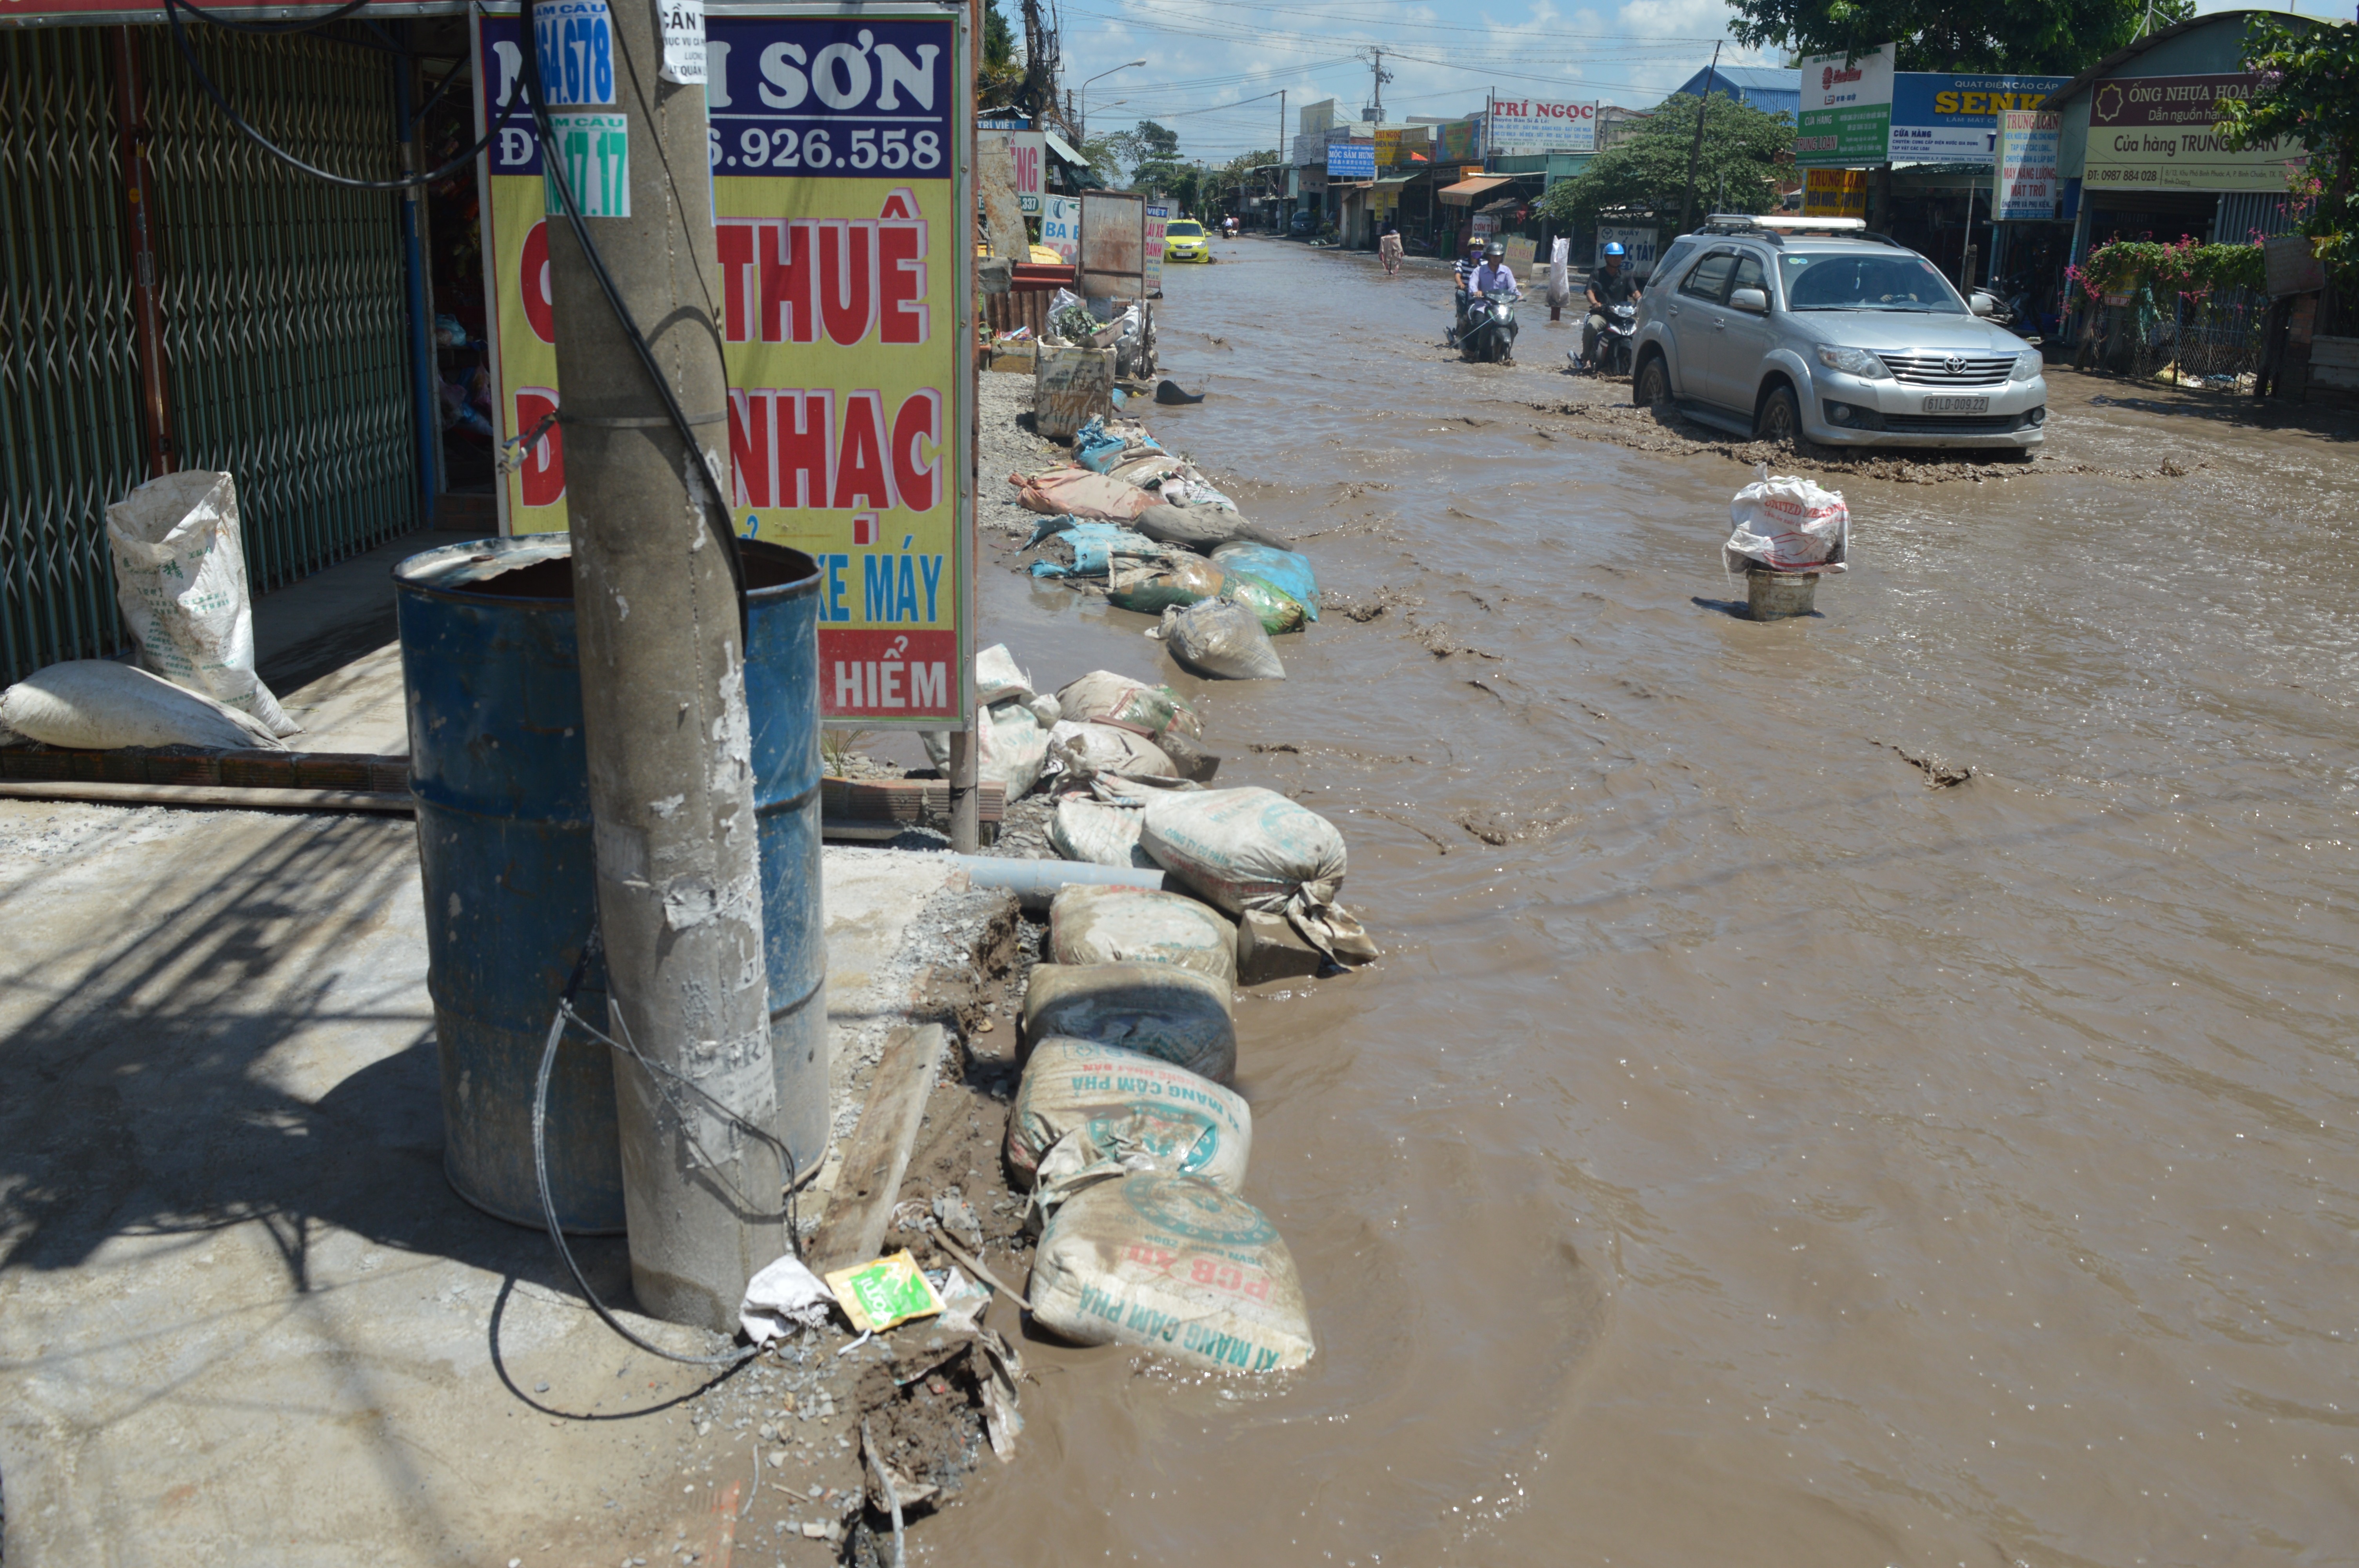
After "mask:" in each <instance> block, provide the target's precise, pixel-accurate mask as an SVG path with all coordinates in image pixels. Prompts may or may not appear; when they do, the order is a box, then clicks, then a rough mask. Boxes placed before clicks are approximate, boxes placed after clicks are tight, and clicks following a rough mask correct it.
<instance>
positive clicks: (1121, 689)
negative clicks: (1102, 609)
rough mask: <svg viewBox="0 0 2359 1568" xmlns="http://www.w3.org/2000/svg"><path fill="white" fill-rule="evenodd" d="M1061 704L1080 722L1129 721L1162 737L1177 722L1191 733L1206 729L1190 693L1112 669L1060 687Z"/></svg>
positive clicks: (1069, 716)
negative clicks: (1183, 695) (1177, 690)
mask: <svg viewBox="0 0 2359 1568" xmlns="http://www.w3.org/2000/svg"><path fill="white" fill-rule="evenodd" d="M1057 708H1058V711H1059V712H1060V714H1062V715H1063V716H1064V717H1065V718H1067V719H1071V720H1072V721H1073V722H1074V723H1076V724H1085V723H1088V722H1089V721H1091V720H1092V719H1096V720H1098V721H1100V722H1111V723H1115V724H1127V725H1130V726H1132V727H1134V728H1136V729H1139V730H1145V731H1146V732H1147V734H1149V735H1151V736H1153V737H1155V738H1156V739H1157V740H1158V741H1159V740H1161V739H1162V737H1163V733H1164V731H1165V730H1169V729H1170V728H1172V727H1173V726H1175V725H1176V726H1178V727H1179V728H1180V729H1181V730H1186V731H1187V732H1188V733H1189V734H1190V735H1198V736H1201V735H1202V734H1203V733H1204V723H1203V720H1202V719H1199V718H1197V717H1196V710H1195V709H1194V708H1191V707H1190V706H1189V705H1188V699H1187V698H1186V697H1181V696H1180V694H1179V693H1178V692H1176V691H1173V690H1172V689H1171V688H1170V687H1168V686H1149V685H1147V683H1146V682H1145V681H1141V680H1134V679H1132V678H1131V677H1130V676H1118V675H1116V674H1114V672H1113V671H1112V670H1092V671H1091V672H1090V673H1089V674H1087V675H1085V676H1082V678H1081V679H1079V680H1077V681H1071V682H1069V683H1067V684H1066V685H1064V686H1061V687H1058V688H1057Z"/></svg>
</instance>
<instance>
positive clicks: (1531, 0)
mask: <svg viewBox="0 0 2359 1568" xmlns="http://www.w3.org/2000/svg"><path fill="white" fill-rule="evenodd" d="M1058 5H1059V8H1060V11H1061V12H1062V15H1063V18H1064V35H1063V46H1064V68H1065V81H1066V83H1067V85H1069V86H1071V87H1074V88H1076V89H1078V88H1079V87H1080V86H1081V84H1082V81H1083V80H1084V79H1086V78H1089V77H1093V76H1096V75H1097V74H1098V73H1099V72H1100V71H1103V70H1113V68H1114V67H1118V66H1122V65H1123V64H1124V62H1125V61H1128V60H1134V59H1145V60H1146V61H1147V64H1146V66H1145V67H1143V68H1132V69H1128V70H1113V74H1112V75H1109V76H1107V77H1105V78H1104V79H1103V80H1102V81H1097V82H1094V83H1093V84H1092V85H1091V86H1090V88H1089V96H1088V100H1087V103H1086V104H1085V105H1084V112H1085V114H1086V115H1087V118H1088V122H1089V129H1090V131H1091V132H1092V133H1093V134H1103V133H1104V132H1107V131H1118V130H1122V129H1125V128H1126V127H1127V126H1129V125H1131V124H1135V123H1136V121H1138V120H1139V119H1142V118H1146V119H1152V120H1155V121H1158V123H1160V124H1165V125H1168V126H1169V127H1170V128H1171V129H1172V130H1174V131H1177V132H1178V133H1180V153H1181V156H1183V157H1190V158H1194V157H1201V158H1203V159H1205V160H1206V161H1207V162H1212V163H1225V162H1227V161H1228V160H1229V159H1230V158H1232V157H1235V156H1236V155H1237V154H1239V153H1241V152H1245V151H1246V150H1248V149H1250V148H1256V147H1267V146H1271V145H1272V143H1273V142H1274V141H1275V140H1276V138H1277V134H1278V100H1277V96H1276V94H1277V92H1279V91H1280V90H1281V89H1283V90H1285V92H1286V93H1287V99H1286V112H1287V127H1286V131H1287V135H1288V137H1289V138H1290V137H1291V136H1292V135H1293V132H1294V126H1295V122H1296V118H1297V116H1296V114H1295V111H1297V110H1298V109H1299V108H1300V107H1301V106H1302V105H1304V104H1306V103H1315V102H1317V101H1319V100H1320V99H1322V98H1329V97H1332V98H1334V99H1335V100H1336V107H1337V110H1338V112H1339V113H1340V114H1343V115H1344V116H1346V117H1351V116H1355V115H1357V114H1358V113H1359V111H1360V109H1361V107H1362V105H1364V103H1366V102H1367V99H1368V89H1369V84H1370V81H1369V68H1368V62H1367V60H1366V59H1364V57H1363V56H1362V51H1363V50H1364V49H1368V48H1369V47H1371V46H1375V45H1381V46H1383V48H1384V49H1385V55H1386V58H1385V68H1386V70H1389V71H1390V72H1392V74H1393V80H1392V81H1388V82H1386V84H1385V90H1384V93H1385V98H1384V102H1385V113H1386V118H1388V119H1392V118H1406V117H1407V116H1408V115H1411V114H1471V113H1473V112H1475V111H1477V110H1480V109H1481V108H1482V106H1483V101H1484V94H1485V92H1486V91H1487V90H1488V89H1489V88H1491V87H1493V86H1496V87H1497V88H1498V90H1499V92H1500V93H1501V94H1502V95H1503V96H1504V95H1506V94H1509V93H1516V94H1520V95H1527V96H1530V97H1536V98H1564V99H1597V100H1600V101H1602V102H1604V103H1623V104H1626V105H1628V106H1630V107H1632V108H1644V107H1646V106H1647V105H1648V104H1650V103H1654V102H1655V101H1656V100H1657V99H1658V98H1660V97H1661V96H1662V95H1663V94H1664V93H1665V92H1668V91H1669V90H1670V89H1671V88H1673V87H1676V86H1678V85H1679V84H1680V82H1682V81H1686V80H1687V79H1688V78H1689V77H1690V76H1692V75H1694V74H1695V73H1696V72H1697V71H1698V70H1701V69H1702V68H1703V66H1704V65H1705V63H1706V62H1707V61H1709V60H1710V59H1712V44H1713V43H1714V42H1715V41H1716V40H1721V39H1725V38H1727V32H1728V18H1729V16H1730V12H1729V9H1728V6H1727V4H1726V0H1618V3H1616V0H1599V3H1593V4H1589V5H1576V4H1571V3H1563V4H1560V3H1557V0H1523V3H1521V4H1502V5H1451V6H1437V5H1419V4H1402V3H1400V0H1287V3H1286V4H1283V5H1269V4H1264V3H1261V0H1058ZM1000 6H1001V9H1002V11H1003V12H1004V13H1005V14H1006V16H1007V17H1008V20H1009V21H1010V22H1011V23H1014V24H1015V25H1016V28H1017V31H1018V34H1019V36H1020V35H1021V31H1022V26H1023V24H1022V20H1021V18H1022V12H1021V10H1020V8H1019V7H1018V6H1017V5H1016V0H1000ZM2236 8H2239V7H2238V5H2237V4H2236V0H2197V9H2198V10H2201V11H2206V12H2209V11H2217V10H2230V9H2236ZM2299 9H2300V10H2301V11H2303V12H2304V13H2305V14H2308V15H2311V16H2335V17H2337V18H2347V17H2349V16H2350V15H2351V8H2350V5H2347V4H2342V3H2337V4H2333V5H2328V4H2326V3H2324V0H2299ZM1721 59H1723V62H1725V63H1730V64H1738V65H1746V64H1752V65H1763V64H1774V63H1776V62H1775V60H1774V59H1770V58H1768V57H1767V56H1765V55H1762V54H1759V53H1756V52H1754V51H1749V50H1746V49H1741V48H1739V47H1738V46H1736V45H1735V44H1734V42H1733V41H1732V42H1729V43H1727V44H1726V45H1725V46H1724V47H1723V51H1722V55H1721Z"/></svg>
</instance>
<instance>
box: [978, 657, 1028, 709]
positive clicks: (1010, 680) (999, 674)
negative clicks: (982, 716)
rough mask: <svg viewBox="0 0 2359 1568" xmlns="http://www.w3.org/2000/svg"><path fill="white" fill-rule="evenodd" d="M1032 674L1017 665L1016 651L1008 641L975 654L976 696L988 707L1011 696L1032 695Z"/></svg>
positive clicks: (1026, 696) (1025, 696)
mask: <svg viewBox="0 0 2359 1568" xmlns="http://www.w3.org/2000/svg"><path fill="white" fill-rule="evenodd" d="M1031 695H1032V677H1031V676H1028V675H1026V674H1025V673H1024V672H1023V671H1022V670H1020V669H1018V668H1016V655H1015V654H1011V653H1009V652H1008V651H1007V644H1006V643H993V644H992V645H991V646H990V647H988V648H985V649H984V650H983V651H982V652H981V653H979V654H975V656H974V699H975V701H977V702H979V703H981V704H982V705H983V706H984V707H985V708H988V707H990V706H991V705H992V704H993V703H995V702H1003V701H1005V700H1006V699H1007V698H1008V697H1024V698H1029V697H1031Z"/></svg>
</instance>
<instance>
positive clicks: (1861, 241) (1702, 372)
mask: <svg viewBox="0 0 2359 1568" xmlns="http://www.w3.org/2000/svg"><path fill="white" fill-rule="evenodd" d="M1632 366H1633V368H1632V371H1631V377H1630V379H1631V390H1632V393H1633V394H1634V398H1633V400H1634V401H1635V402H1636V404H1637V405H1638V406H1639V407H1641V408H1649V407H1652V406H1655V405H1657V404H1658V403H1661V402H1664V401H1666V400H1670V401H1673V402H1675V403H1677V405H1678V406H1679V408H1680V412H1681V413H1683V414H1685V415H1687V416H1690V418H1693V419H1697V420H1699V421H1701V422H1702V423H1704V424H1708V425H1712V426H1715V427H1720V428H1723V429H1726V430H1729V431H1731V432H1733V433H1734V434H1737V435H1740V436H1745V437H1754V438H1759V439H1762V440H1768V441H1778V442H1788V443H1790V442H1792V441H1794V440H1796V439H1798V438H1799V439H1807V440H1811V441H1820V442H1824V443H1825V444H1826V445H1828V446H1834V447H1984V448H2000V449H2026V448H2030V447H2036V446H2038V445H2039V443H2040V442H2041V441H2042V440H2043V439H2044V438H2045V437H2046V432H2045V430H2044V429H2043V426H2044V425H2045V423H2046V421H2047V418H2048V384H2047V382H2046V381H2044V380H2043V379H2041V375H2040V358H2039V351H2038V350H2037V349H2034V348H2031V347H2029V346H2027V344H2026V343H2025V342H2024V341H2023V340H2022V339H2020V338H2018V337H2017V336H2016V335H2015V334H2014V333H2012V332H2009V331H2008V330H2006V329H2005V328H2003V327H2000V326H1997V325H1995V324H1994V323H1992V322H1989V321H1985V320H1983V319H1981V318H1980V317H1978V316H1976V315H1974V314H1973V310H1972V309H1971V308H1969V307H1968V306H1967V304H1966V302H1965V301H1964V300H1962V299H1961V298H1959V297H1958V291H1957V290H1956V289H1954V288H1952V287H1950V280H1949V279H1948V278H1946V277H1943V276H1941V274H1940V269H1939V268H1937V267H1935V266H1934V265H1933V264H1932V263H1931V262H1929V261H1927V260H1926V259H1925V258H1924V257H1923V256H1920V255H1919V254H1917V253H1916V252H1914V251H1912V250H1908V249H1907V248H1905V247H1903V246H1901V245H1898V244H1896V243H1893V242H1892V241H1890V240H1887V239H1886V238H1884V237H1883V236H1882V235H1880V234H1871V233H1868V232H1866V225H1864V224H1863V223H1861V222H1860V221H1859V220H1858V219H1856V218H1850V219H1840V218H1836V219H1829V218H1810V219H1798V218H1776V217H1771V218H1761V219H1752V218H1719V217H1715V218H1714V219H1713V220H1712V221H1711V222H1707V223H1706V224H1704V225H1703V227H1702V228H1701V229H1699V230H1697V231H1696V232H1694V233H1693V234H1688V235H1682V236H1681V237H1680V240H1679V241H1678V242H1677V243H1675V244H1674V245H1673V246H1672V248H1671V250H1670V252H1669V254H1667V255H1666V256H1665V257H1664V259H1663V265H1661V266H1659V267H1658V268H1657V269H1656V272H1655V275H1654V276H1653V277H1651V278H1649V279H1648V280H1647V291H1646V294H1645V296H1644V297H1643V299H1642V300H1641V302H1640V305H1639V311H1638V348H1637V357H1636V360H1634V361H1633V362H1632Z"/></svg>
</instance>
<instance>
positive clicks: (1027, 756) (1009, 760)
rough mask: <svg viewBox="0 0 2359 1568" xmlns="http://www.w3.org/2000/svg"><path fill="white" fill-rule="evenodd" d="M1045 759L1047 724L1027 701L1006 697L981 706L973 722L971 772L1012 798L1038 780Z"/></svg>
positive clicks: (1046, 754)
mask: <svg viewBox="0 0 2359 1568" xmlns="http://www.w3.org/2000/svg"><path fill="white" fill-rule="evenodd" d="M1048 761H1049V728H1048V726H1047V725H1045V724H1043V723H1041V722H1040V716H1039V715H1038V713H1036V712H1034V711H1033V709H1032V707H1031V704H1030V703H1029V702H1027V701H1025V700H1023V699H1020V698H1017V697H1008V698H1006V700H1004V701H1001V702H996V703H994V704H993V705H992V706H991V707H989V708H984V710H983V718H982V721H981V722H980V723H978V724H977V725H976V726H975V752H974V774H975V777H976V779H977V780H979V781H980V782H982V783H984V784H999V785H1001V786H1003V787H1004V788H1006V791H1007V798H1008V799H1009V800H1014V799H1016V798H1017V797H1018V796H1020V795H1024V794H1026V793H1027V792H1028V791H1029V790H1030V789H1031V788H1032V786H1033V785H1034V784H1038V783H1039V782H1040V770H1041V769H1042V768H1043V767H1044V766H1046V765H1047V763H1048Z"/></svg>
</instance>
